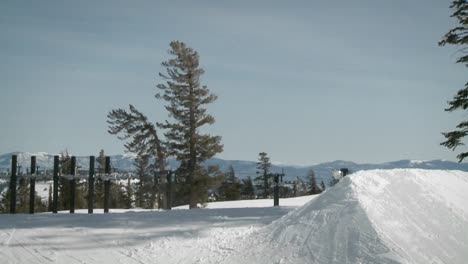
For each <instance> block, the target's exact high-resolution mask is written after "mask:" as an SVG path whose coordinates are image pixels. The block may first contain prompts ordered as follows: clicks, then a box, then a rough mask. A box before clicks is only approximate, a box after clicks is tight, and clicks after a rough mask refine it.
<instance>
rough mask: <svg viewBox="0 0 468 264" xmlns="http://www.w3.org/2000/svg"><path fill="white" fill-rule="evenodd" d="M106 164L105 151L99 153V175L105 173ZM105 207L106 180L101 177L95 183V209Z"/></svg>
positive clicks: (97, 160)
mask: <svg viewBox="0 0 468 264" xmlns="http://www.w3.org/2000/svg"><path fill="white" fill-rule="evenodd" d="M105 164H106V155H105V153H104V150H103V149H101V150H100V151H99V155H98V157H97V158H96V165H97V166H96V169H97V170H96V171H97V172H98V173H99V174H103V173H104V167H105ZM103 207H104V180H103V179H101V177H97V178H96V179H95V181H94V208H103Z"/></svg>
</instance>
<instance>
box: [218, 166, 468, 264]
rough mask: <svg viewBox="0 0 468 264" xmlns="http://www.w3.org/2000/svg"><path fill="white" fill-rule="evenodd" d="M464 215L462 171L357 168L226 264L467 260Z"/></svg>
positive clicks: (466, 185) (466, 176) (248, 241)
mask: <svg viewBox="0 0 468 264" xmlns="http://www.w3.org/2000/svg"><path fill="white" fill-rule="evenodd" d="M467 217H468V173H466V172H461V171H440V170H416V169H396V170H373V171H362V172H358V173H355V174H353V175H350V176H347V177H345V178H343V179H342V180H341V181H340V182H339V183H338V184H337V185H336V186H335V187H333V188H331V189H330V190H328V191H327V192H325V193H323V194H322V195H320V196H319V197H318V198H316V199H314V200H312V201H310V202H309V203H307V204H306V205H304V206H303V207H301V208H300V209H298V210H295V211H292V212H290V213H289V214H288V215H286V216H284V217H282V218H280V219H279V220H277V221H274V222H273V223H272V224H270V225H268V226H266V227H264V228H261V229H259V230H258V231H256V232H253V233H252V234H251V235H249V236H248V237H246V238H245V239H242V240H241V241H239V242H238V246H237V247H236V249H235V251H234V253H233V254H232V255H231V256H230V257H229V258H227V259H226V260H225V263H327V264H328V263H421V264H427V263H450V264H454V263H467V261H468V219H467Z"/></svg>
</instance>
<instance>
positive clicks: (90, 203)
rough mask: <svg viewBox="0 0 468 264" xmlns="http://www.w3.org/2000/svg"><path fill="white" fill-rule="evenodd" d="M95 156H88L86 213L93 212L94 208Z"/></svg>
mask: <svg viewBox="0 0 468 264" xmlns="http://www.w3.org/2000/svg"><path fill="white" fill-rule="evenodd" d="M95 161H96V157H94V156H90V157H89V175H88V214H92V213H93V209H94V163H95Z"/></svg>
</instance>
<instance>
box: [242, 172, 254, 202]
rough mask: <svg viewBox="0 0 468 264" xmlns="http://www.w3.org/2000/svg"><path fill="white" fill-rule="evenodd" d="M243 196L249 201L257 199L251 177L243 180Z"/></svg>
mask: <svg viewBox="0 0 468 264" xmlns="http://www.w3.org/2000/svg"><path fill="white" fill-rule="evenodd" d="M241 194H242V196H244V197H246V198H248V199H254V198H255V188H254V184H253V181H252V178H251V177H250V176H249V177H247V179H243V180H242V190H241Z"/></svg>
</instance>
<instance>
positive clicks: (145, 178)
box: [134, 155, 154, 209]
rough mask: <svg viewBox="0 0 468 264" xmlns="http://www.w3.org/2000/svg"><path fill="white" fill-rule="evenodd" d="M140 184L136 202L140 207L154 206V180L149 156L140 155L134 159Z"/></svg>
mask: <svg viewBox="0 0 468 264" xmlns="http://www.w3.org/2000/svg"><path fill="white" fill-rule="evenodd" d="M134 164H135V168H136V175H137V177H138V184H137V187H136V192H135V204H136V207H139V208H146V209H149V208H153V203H154V201H152V199H151V198H152V195H151V189H152V186H153V182H152V179H151V177H149V175H150V167H149V156H148V155H139V156H137V157H136V158H135V161H134Z"/></svg>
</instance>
